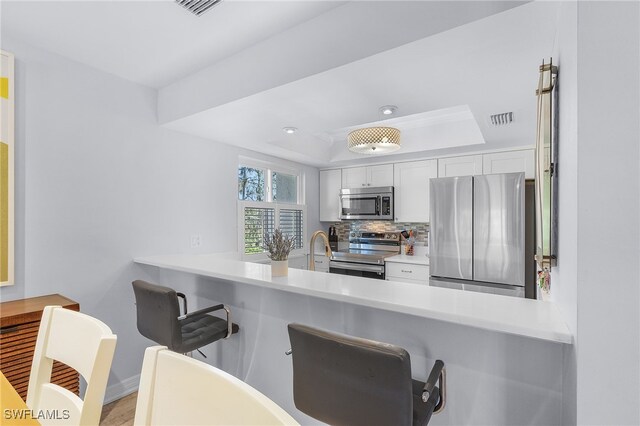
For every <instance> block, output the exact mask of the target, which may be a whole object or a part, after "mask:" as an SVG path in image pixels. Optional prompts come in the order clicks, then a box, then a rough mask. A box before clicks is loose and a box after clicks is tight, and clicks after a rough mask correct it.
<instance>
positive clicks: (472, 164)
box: [438, 155, 482, 177]
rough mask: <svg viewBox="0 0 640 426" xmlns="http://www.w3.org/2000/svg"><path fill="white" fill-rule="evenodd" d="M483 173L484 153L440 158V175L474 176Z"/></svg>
mask: <svg viewBox="0 0 640 426" xmlns="http://www.w3.org/2000/svg"><path fill="white" fill-rule="evenodd" d="M481 174H482V155H467V156H464V157H450V158H440V159H439V160H438V177H454V176H473V175H481Z"/></svg>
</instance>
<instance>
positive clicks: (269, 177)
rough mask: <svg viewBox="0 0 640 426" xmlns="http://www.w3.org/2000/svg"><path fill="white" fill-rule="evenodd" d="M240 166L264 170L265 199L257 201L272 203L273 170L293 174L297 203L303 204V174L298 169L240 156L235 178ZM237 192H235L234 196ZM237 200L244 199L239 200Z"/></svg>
mask: <svg viewBox="0 0 640 426" xmlns="http://www.w3.org/2000/svg"><path fill="white" fill-rule="evenodd" d="M240 167H249V168H252V169H259V170H264V172H265V176H264V186H265V188H264V190H265V195H266V196H265V201H258V202H259V203H260V202H262V203H273V202H274V201H273V172H276V173H282V174H286V175H291V176H295V177H296V178H297V179H296V181H297V184H296V192H297V198H298V200H297V204H304V202H305V195H304V174H303V173H302V171H301V170H299V169H294V168H291V167H287V166H283V165H280V164H275V163H270V162H268V161H261V160H255V159H253V158H247V157H240V158H239V161H238V167H237V168H236V178H237V169H238V168H240ZM237 196H238V194H237V193H236V197H237ZM238 201H245V200H240V199H238Z"/></svg>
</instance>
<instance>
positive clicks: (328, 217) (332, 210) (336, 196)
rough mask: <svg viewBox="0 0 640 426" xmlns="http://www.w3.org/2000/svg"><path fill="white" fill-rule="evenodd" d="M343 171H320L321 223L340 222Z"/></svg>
mask: <svg viewBox="0 0 640 426" xmlns="http://www.w3.org/2000/svg"><path fill="white" fill-rule="evenodd" d="M341 187H342V171H341V170H340V169H338V170H320V221H321V222H336V221H339V220H340V188H341Z"/></svg>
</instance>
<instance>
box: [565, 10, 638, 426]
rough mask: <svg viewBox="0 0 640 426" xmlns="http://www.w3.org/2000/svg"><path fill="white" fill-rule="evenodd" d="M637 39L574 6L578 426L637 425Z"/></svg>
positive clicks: (633, 28) (632, 27) (613, 13)
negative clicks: (576, 77)
mask: <svg viewBox="0 0 640 426" xmlns="http://www.w3.org/2000/svg"><path fill="white" fill-rule="evenodd" d="M639 31H640V3H638V2H580V3H579V4H578V142H579V143H578V197H577V200H578V292H577V294H578V303H577V306H578V309H577V318H578V321H577V328H578V339H577V364H578V369H577V383H578V392H577V422H578V424H618V425H622V424H634V425H637V424H640V408H639V407H640V403H639V401H640V305H639V300H640V281H639V280H640V278H639V277H640V265H639V264H638V253H639V252H640V225H639V222H638V218H639V217H640V203H639V199H640V198H639V195H640V164H639V162H638V156H639V145H640V120H639V117H640V32H639Z"/></svg>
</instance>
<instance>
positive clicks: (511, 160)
mask: <svg viewBox="0 0 640 426" xmlns="http://www.w3.org/2000/svg"><path fill="white" fill-rule="evenodd" d="M533 155H534V150H533V149H525V150H522V151H509V152H496V153H494V154H484V155H483V156H482V162H483V164H482V171H483V173H484V174H485V175H490V174H495V173H517V172H524V178H525V179H535V171H534V167H535V164H534V156H533Z"/></svg>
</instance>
